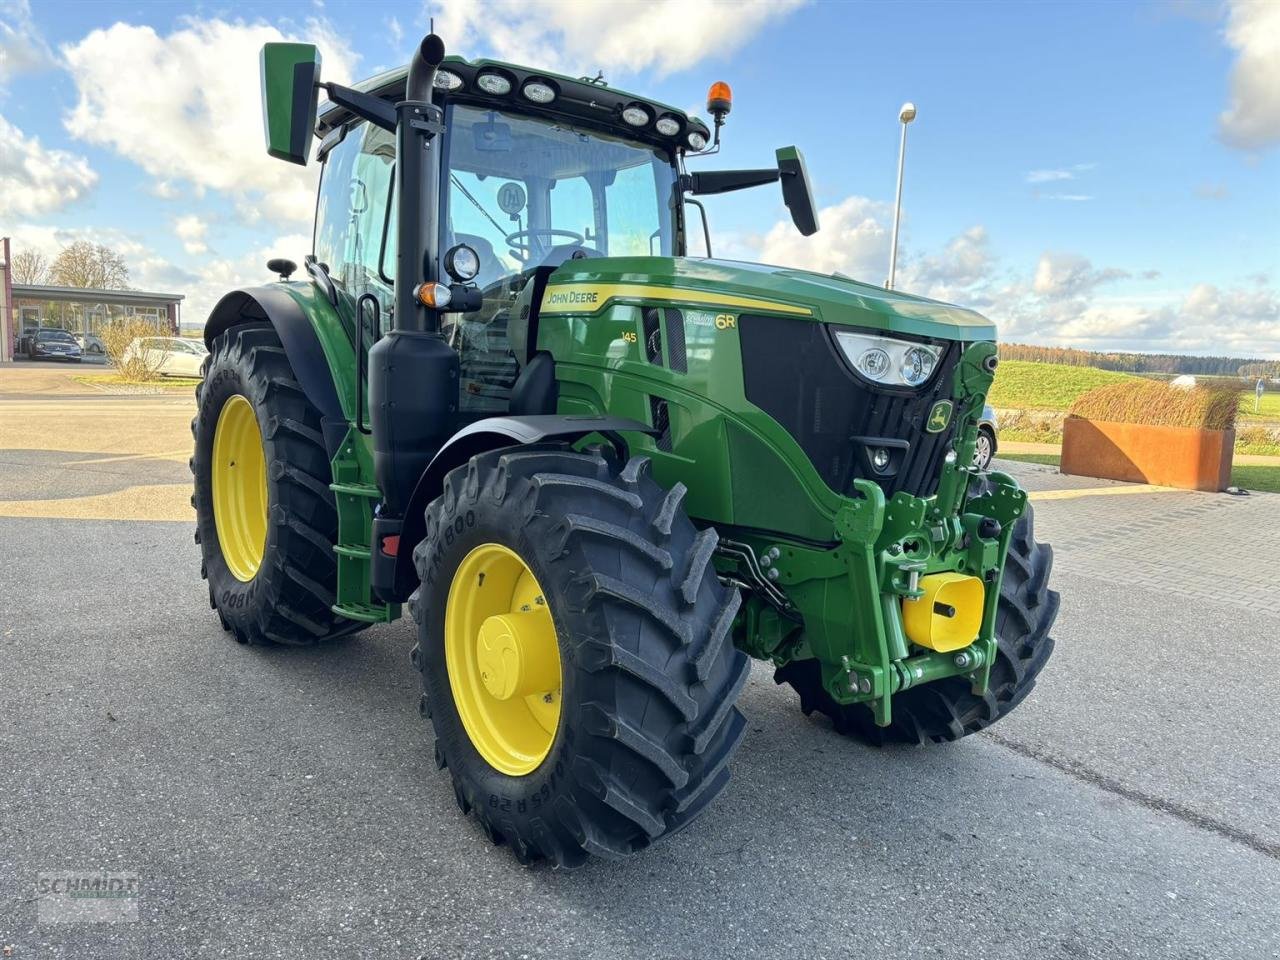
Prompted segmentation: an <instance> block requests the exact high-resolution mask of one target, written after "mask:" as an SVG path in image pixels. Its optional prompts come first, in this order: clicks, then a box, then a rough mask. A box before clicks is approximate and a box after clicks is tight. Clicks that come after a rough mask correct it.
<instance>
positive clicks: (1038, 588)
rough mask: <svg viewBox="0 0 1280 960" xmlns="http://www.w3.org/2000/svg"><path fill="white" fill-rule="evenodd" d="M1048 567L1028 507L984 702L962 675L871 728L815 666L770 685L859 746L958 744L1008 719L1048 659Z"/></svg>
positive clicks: (1007, 572)
mask: <svg viewBox="0 0 1280 960" xmlns="http://www.w3.org/2000/svg"><path fill="white" fill-rule="evenodd" d="M981 483H982V484H983V485H984V486H985V485H986V483H987V481H985V480H984V481H981ZM979 489H981V487H979ZM1052 569H1053V548H1052V547H1050V546H1049V545H1048V544H1047V543H1041V542H1040V541H1038V540H1036V538H1035V516H1034V513H1033V510H1032V507H1031V505H1030V504H1028V505H1027V511H1026V513H1025V514H1023V515H1022V517H1021V519H1019V520H1018V521H1017V523H1016V524H1015V526H1014V530H1013V538H1012V539H1011V540H1010V542H1009V553H1008V560H1007V561H1006V563H1005V569H1004V576H1003V577H1002V578H1001V583H1000V603H999V609H998V612H997V614H996V644H997V652H996V662H995V664H994V665H993V666H992V668H991V682H990V684H989V686H988V688H987V693H986V695H984V696H981V697H979V696H976V695H975V694H973V693H972V692H971V690H970V686H969V681H968V680H965V679H964V678H962V677H948V678H946V679H945V680H938V681H935V682H933V683H928V684H925V685H924V686H922V687H912V688H910V689H908V690H904V691H902V692H901V693H899V694H896V695H895V696H894V698H893V722H892V723H891V724H890V725H889V726H888V727H878V726H876V724H875V722H874V720H873V719H872V714H871V709H870V708H869V707H868V706H867V705H866V704H862V703H854V704H841V703H838V702H836V701H835V700H834V699H833V698H832V697H831V695H830V694H829V693H827V691H826V689H825V688H824V687H823V686H822V673H821V669H820V667H819V664H818V661H816V660H794V661H792V662H791V663H788V664H786V665H785V666H783V667H781V668H779V669H778V670H777V671H776V672H775V673H774V681H775V682H777V683H788V684H790V685H791V686H792V687H794V688H795V691H796V693H798V694H799V695H800V709H801V710H802V711H803V712H804V714H805V715H806V716H808V715H809V714H811V713H813V712H814V711H815V710H816V711H817V712H818V713H821V714H824V715H825V716H827V717H829V718H830V719H831V722H832V723H833V724H834V725H835V728H836V732H838V733H842V734H844V735H846V736H850V737H853V738H855V739H857V740H862V741H863V742H866V743H872V744H877V745H880V744H884V743H916V744H921V743H927V742H929V741H933V742H934V743H941V742H943V741H948V740H959V739H960V738H961V737H965V736H968V735H969V734H971V733H976V732H978V731H979V730H982V729H983V728H984V727H989V726H990V725H991V724H993V723H995V722H996V721H997V720H999V719H1000V718H1001V717H1003V716H1005V715H1006V714H1008V713H1009V712H1010V711H1012V710H1013V709H1014V708H1015V707H1016V706H1018V704H1020V703H1021V702H1022V701H1023V700H1024V699H1025V698H1026V696H1027V694H1029V693H1030V692H1031V690H1032V688H1033V687H1034V686H1035V685H1036V677H1037V676H1039V674H1040V671H1041V670H1043V669H1044V666H1045V664H1046V663H1047V662H1048V660H1049V657H1050V655H1051V654H1052V653H1053V644H1054V641H1053V637H1051V636H1049V630H1050V629H1052V627H1053V622H1054V620H1055V619H1056V618H1057V616H1058V594H1057V592H1056V591H1054V590H1050V589H1049V585H1048V584H1049V572H1050V571H1051V570H1052Z"/></svg>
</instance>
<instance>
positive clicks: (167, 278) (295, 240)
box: [129, 234, 311, 325]
mask: <svg viewBox="0 0 1280 960" xmlns="http://www.w3.org/2000/svg"><path fill="white" fill-rule="evenodd" d="M310 249H311V238H310V237H309V236H306V235H303V234H288V235H284V236H279V237H276V239H275V240H274V241H273V242H271V243H269V244H266V245H264V246H262V247H258V248H256V249H254V250H252V251H250V252H249V253H246V254H244V255H243V256H240V257H213V258H210V259H208V260H206V261H203V262H202V263H201V264H200V269H199V271H198V272H192V271H189V270H186V269H184V268H182V267H180V266H177V265H176V264H174V263H172V262H170V261H169V260H168V259H166V258H165V257H162V256H160V255H157V254H155V253H154V252H152V251H146V252H145V253H143V254H140V255H135V256H133V257H131V258H130V261H129V265H130V268H131V270H132V275H133V283H134V284H135V285H136V286H138V287H142V288H145V289H151V290H162V291H165V292H169V293H181V294H183V295H184V296H185V297H186V299H185V300H184V301H183V304H182V319H183V322H184V323H186V324H189V325H197V324H203V323H204V322H205V320H207V319H208V317H209V312H210V311H211V310H213V308H214V306H215V305H216V304H217V302H218V301H219V300H220V299H222V297H223V296H224V295H226V294H227V293H230V292H231V291H232V290H235V289H236V288H238V287H243V286H258V285H261V284H264V283H269V282H271V281H272V280H274V279H275V277H274V275H273V274H271V273H270V272H268V270H267V261H268V260H270V259H271V258H272V257H288V258H289V259H290V260H293V261H294V262H295V263H297V264H299V265H301V264H302V258H303V256H304V255H305V254H306V253H307V252H309V251H310Z"/></svg>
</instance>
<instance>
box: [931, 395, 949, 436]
mask: <svg viewBox="0 0 1280 960" xmlns="http://www.w3.org/2000/svg"><path fill="white" fill-rule="evenodd" d="M950 422H951V401H950V400H939V401H938V402H937V403H935V404H934V405H933V408H932V409H931V410H930V411H929V422H928V423H926V424H925V426H924V428H925V430H926V431H928V432H929V433H941V432H942V431H943V430H945V429H947V424H948V423H950Z"/></svg>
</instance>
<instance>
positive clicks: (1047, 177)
mask: <svg viewBox="0 0 1280 960" xmlns="http://www.w3.org/2000/svg"><path fill="white" fill-rule="evenodd" d="M1075 178H1076V175H1075V174H1074V173H1072V172H1071V171H1070V170H1030V171H1028V172H1027V183H1052V182H1053V181H1054V180H1074V179H1075Z"/></svg>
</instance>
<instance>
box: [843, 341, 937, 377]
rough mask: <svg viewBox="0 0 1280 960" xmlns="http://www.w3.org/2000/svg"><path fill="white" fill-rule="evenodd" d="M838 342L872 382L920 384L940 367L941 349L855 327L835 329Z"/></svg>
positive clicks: (859, 373) (845, 353)
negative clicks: (863, 330) (862, 331)
mask: <svg viewBox="0 0 1280 960" xmlns="http://www.w3.org/2000/svg"><path fill="white" fill-rule="evenodd" d="M835 334H836V342H837V343H839V344H840V349H841V350H843V351H844V355H845V356H846V357H848V358H849V363H850V364H852V366H853V369H854V370H855V371H856V372H857V373H858V375H859V376H861V377H863V378H865V379H867V380H870V381H871V382H872V383H884V384H889V385H892V386H899V387H918V386H920V385H921V384H922V383H924V382H926V381H927V380H928V379H929V378H930V377H931V376H932V375H933V371H934V370H935V369H936V368H937V366H938V358H939V357H940V356H942V348H941V347H935V346H934V345H933V344H930V343H912V342H910V341H907V340H895V339H894V338H892V337H876V336H872V335H870V334H866V333H854V332H853V331H852V330H836V332H835Z"/></svg>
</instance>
